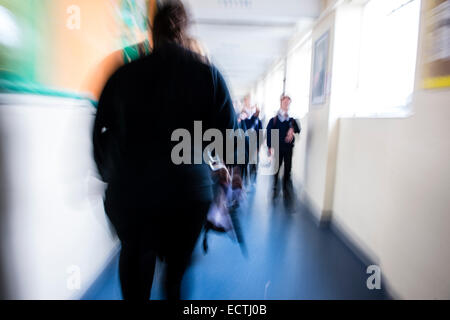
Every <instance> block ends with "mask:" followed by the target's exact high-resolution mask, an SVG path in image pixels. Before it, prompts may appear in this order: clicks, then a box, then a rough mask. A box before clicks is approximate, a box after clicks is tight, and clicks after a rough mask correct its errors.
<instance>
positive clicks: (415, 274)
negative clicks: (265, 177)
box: [307, 7, 450, 299]
mask: <svg viewBox="0 0 450 320" xmlns="http://www.w3.org/2000/svg"><path fill="white" fill-rule="evenodd" d="M344 13H345V14H344ZM347 13H349V11H348V10H347V11H344V10H342V7H341V11H339V9H338V11H337V15H336V17H337V18H336V25H335V27H336V35H337V37H336V38H335V42H336V46H338V42H339V43H340V44H343V43H344V41H343V40H340V39H339V38H338V35H339V34H342V32H339V30H338V28H339V27H340V21H341V20H339V19H340V18H341V17H345V16H346V14H347ZM346 21H347V22H348V19H347V20H346ZM341 31H342V30H341ZM347 34H348V33H347ZM419 43H420V44H423V42H421V41H419ZM348 45H349V44H348ZM348 45H347V49H348V53H349V56H351V55H352V52H354V51H352V50H351V47H349V46H348ZM341 53H342V50H339V49H338V48H337V47H336V48H335V51H334V57H333V60H334V61H333V63H334V65H335V66H336V68H337V67H338V66H345V67H349V66H351V65H352V63H351V62H350V63H348V62H347V64H346V63H345V59H344V58H345V57H344V56H342V55H341ZM420 61H421V57H420V56H419V61H418V65H419V66H420V64H421V62H420ZM374 63H382V61H379V62H377V61H374ZM336 68H335V69H334V70H333V72H334V74H333V78H334V79H333V87H332V93H331V107H330V110H331V112H330V120H329V121H330V123H331V122H332V121H333V111H334V110H339V109H340V108H343V107H344V104H345V103H346V100H345V97H346V96H347V97H350V96H351V92H350V91H349V89H350V88H349V87H345V86H344V87H343V86H342V81H339V80H337V79H336V77H335V76H336V75H337V74H339V70H337V69H336ZM347 70H348V71H349V72H350V71H351V69H350V70H349V69H347ZM341 73H342V72H341ZM387 76H389V75H387ZM416 78H417V80H416V82H417V84H419V83H420V79H421V77H420V73H418V74H417V75H416ZM346 83H348V82H346ZM335 84H336V85H335ZM448 101H450V90H448V89H447V90H435V91H425V90H421V89H420V87H419V85H417V86H416V91H415V94H414V98H413V104H412V108H413V112H414V114H413V115H412V116H410V117H408V118H397V119H383V118H372V119H370V118H366V119H364V118H347V119H340V120H339V124H340V125H339V126H338V127H337V130H336V134H337V139H336V143H335V144H333V143H329V144H328V152H329V153H332V150H331V149H332V148H336V161H335V162H334V166H335V178H334V179H333V180H327V182H326V183H325V185H322V186H321V187H322V188H326V189H327V190H329V189H332V190H333V192H332V193H331V195H332V197H333V199H332V202H331V205H330V208H331V211H332V215H331V221H332V223H333V224H334V225H335V226H337V227H338V228H339V229H341V231H344V233H346V234H347V235H349V236H350V237H351V238H353V239H354V241H355V243H357V244H358V245H359V246H360V247H361V248H362V249H364V250H365V251H366V253H368V254H369V255H370V256H371V257H372V259H373V260H374V261H376V262H377V263H379V265H380V266H381V270H382V274H383V276H384V277H385V280H386V283H384V285H385V286H387V287H388V289H390V291H391V293H392V294H393V295H394V296H395V297H398V298H412V299H419V298H420V299H449V298H450V279H449V277H448V274H447V273H448V270H450V252H449V251H448V250H447V249H446V245H447V244H448V243H450V232H449V231H450V166H449V163H450V140H449V138H450V128H449V126H448V124H447V122H448V119H450V109H449V106H450V105H449V103H448ZM308 125H309V127H310V129H309V133H311V134H313V135H317V134H318V132H321V131H323V130H324V129H323V127H321V126H317V125H314V124H313V122H310V123H309V124H308ZM328 130H329V132H331V130H330V128H329V129H328ZM321 134H323V133H321ZM308 139H309V138H308ZM316 148H319V147H316ZM320 156H321V157H323V154H322V155H320ZM307 157H308V155H307ZM328 159H330V157H329V158H328ZM314 160H317V159H314V158H312V159H311V160H310V161H314ZM331 162H332V163H333V161H331ZM313 170H314V168H312V170H310V172H308V173H307V176H309V175H314V174H315V171H313ZM315 187H317V185H316V186H315ZM327 203H328V204H330V202H327V201H325V203H324V206H323V207H321V209H322V210H327V209H328V208H327Z"/></svg>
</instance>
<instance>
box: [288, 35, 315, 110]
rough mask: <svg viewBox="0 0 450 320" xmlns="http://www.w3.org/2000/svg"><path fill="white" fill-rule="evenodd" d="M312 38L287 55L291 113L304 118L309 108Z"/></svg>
mask: <svg viewBox="0 0 450 320" xmlns="http://www.w3.org/2000/svg"><path fill="white" fill-rule="evenodd" d="M310 74H311V38H309V39H308V40H307V41H306V42H305V43H304V44H302V45H301V46H300V47H299V48H297V49H295V50H294V51H293V52H292V53H290V54H289V55H288V57H287V69H286V93H287V94H289V95H290V96H291V98H292V103H291V108H290V113H291V115H292V116H293V117H295V118H303V117H304V116H305V115H306V114H307V113H308V109H309V87H310V81H309V80H310Z"/></svg>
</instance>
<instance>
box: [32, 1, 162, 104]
mask: <svg viewBox="0 0 450 320" xmlns="http://www.w3.org/2000/svg"><path fill="white" fill-rule="evenodd" d="M51 1H52V2H51V3H52V4H51V10H50V12H49V17H48V24H49V25H50V29H49V32H50V35H51V36H50V39H51V43H52V44H51V52H50V53H48V54H47V57H45V59H47V60H48V61H45V62H44V63H42V64H41V66H42V70H40V74H41V79H42V81H43V82H44V83H45V84H47V85H50V86H52V87H56V88H60V89H64V90H70V91H74V92H76V93H88V94H91V95H92V96H93V98H94V99H97V98H98V96H99V95H100V92H101V90H102V89H103V86H104V84H105V82H106V80H107V79H108V78H109V77H110V75H111V74H112V73H113V72H114V71H115V70H117V68H118V67H120V66H121V65H122V64H123V55H122V51H121V50H120V49H121V42H120V35H121V30H120V28H121V27H122V26H121V24H120V22H119V20H118V18H117V15H118V13H117V12H116V10H117V8H118V7H119V2H120V0H113V1H111V0H58V1H53V0H51ZM71 6H77V7H78V8H79V13H80V28H79V29H77V28H75V29H72V30H71V28H69V27H68V26H67V24H68V21H69V19H70V17H71V11H69V10H70V7H71ZM148 7H149V16H150V17H153V16H154V13H155V11H156V0H150V2H149V6H148ZM72 12H73V11H72ZM151 20H152V18H151Z"/></svg>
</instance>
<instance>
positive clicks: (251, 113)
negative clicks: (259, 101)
mask: <svg viewBox="0 0 450 320" xmlns="http://www.w3.org/2000/svg"><path fill="white" fill-rule="evenodd" d="M243 111H244V112H245V114H246V116H247V117H246V118H245V119H244V123H245V127H246V130H247V133H249V131H254V132H253V134H255V135H256V146H252V147H251V148H250V150H249V152H251V153H252V154H250V155H249V157H250V158H249V159H250V160H252V161H250V162H251V163H249V165H248V169H247V170H248V176H249V179H250V182H251V183H252V184H253V183H255V181H256V172H257V169H258V154H259V147H260V145H261V142H262V141H260V139H259V130H261V129H263V126H262V122H261V120H260V119H259V109H258V108H257V107H256V106H253V107H252V106H251V104H250V96H248V95H247V96H246V97H245V98H244V108H243ZM254 153H256V154H254ZM255 162H256V163H255Z"/></svg>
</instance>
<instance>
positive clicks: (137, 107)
mask: <svg viewBox="0 0 450 320" xmlns="http://www.w3.org/2000/svg"><path fill="white" fill-rule="evenodd" d="M194 121H202V129H203V132H205V131H206V130H207V129H208V128H217V129H220V130H222V131H225V130H226V129H235V128H236V115H235V112H234V109H233V106H232V101H231V98H230V95H229V92H228V89H227V86H226V84H225V81H224V79H223V77H222V75H221V74H220V72H219V71H218V70H217V69H216V68H215V67H214V66H211V65H209V64H206V63H205V62H203V61H202V59H201V58H199V57H198V56H197V55H196V54H194V53H192V52H190V51H188V50H186V49H184V48H182V47H180V46H178V45H175V44H166V45H164V46H162V47H160V48H158V49H155V50H154V52H153V53H151V54H150V55H148V56H146V57H143V58H141V59H139V60H136V61H134V62H132V63H130V64H127V65H125V66H123V67H121V68H120V69H119V70H118V71H117V72H116V73H115V74H114V75H113V76H112V77H111V78H110V79H109V81H108V82H107V84H106V86H105V88H104V90H103V93H102V94H101V97H100V100H99V104H98V110H97V115H96V118H95V125H94V134H93V143H94V158H95V161H96V163H97V166H98V168H99V172H100V174H101V175H102V177H103V179H104V180H105V181H106V182H108V190H107V192H106V202H108V201H109V202H111V203H114V204H119V205H121V206H123V205H125V206H129V205H130V206H140V207H146V206H154V205H158V204H163V203H164V202H167V201H182V200H183V199H189V200H201V201H209V200H211V198H212V188H211V185H212V181H211V178H210V175H211V171H210V169H209V167H208V166H207V165H206V164H199V165H195V164H182V165H175V164H173V163H172V161H171V152H172V148H173V147H174V146H175V145H176V144H178V143H179V142H178V141H174V142H172V141H171V136H172V133H173V131H174V130H175V129H179V128H183V129H186V130H188V131H189V133H190V134H191V139H192V141H191V142H192V144H193V143H194V141H193V140H194V129H193V128H194Z"/></svg>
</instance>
